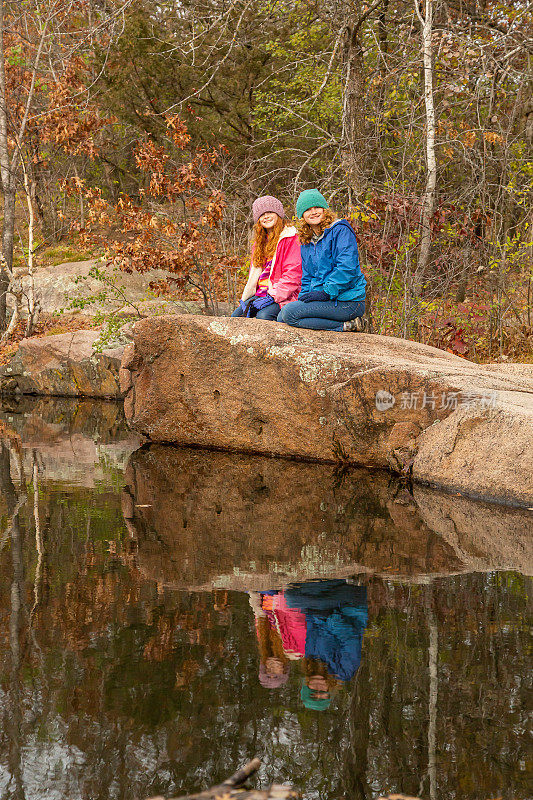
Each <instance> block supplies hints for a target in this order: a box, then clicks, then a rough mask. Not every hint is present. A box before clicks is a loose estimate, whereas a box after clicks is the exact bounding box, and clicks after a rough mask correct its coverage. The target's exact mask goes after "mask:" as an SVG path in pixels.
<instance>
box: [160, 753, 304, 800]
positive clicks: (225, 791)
mask: <svg viewBox="0 0 533 800" xmlns="http://www.w3.org/2000/svg"><path fill="white" fill-rule="evenodd" d="M260 766H261V761H260V760H259V759H258V758H253V759H252V760H251V761H249V762H248V764H245V766H244V767H242V768H241V769H239V770H237V772H236V773H235V774H234V775H232V776H231V777H230V778H226V780H225V781H223V782H222V783H219V784H218V785H217V786H212V787H211V789H206V790H205V791H203V792H199V793H198V794H188V795H183V796H182V797H177V798H172V800H237V799H238V800H296V799H297V798H299V797H301V794H300V792H297V791H295V790H294V789H292V788H291V787H290V786H282V785H280V784H276V783H273V784H272V785H271V786H270V787H269V788H268V789H244V788H243V786H244V784H245V783H246V781H247V780H248V778H250V777H251V776H252V775H254V774H255V773H256V772H257V770H258V769H259V767H260ZM150 800H165V799H164V798H163V797H152V798H150Z"/></svg>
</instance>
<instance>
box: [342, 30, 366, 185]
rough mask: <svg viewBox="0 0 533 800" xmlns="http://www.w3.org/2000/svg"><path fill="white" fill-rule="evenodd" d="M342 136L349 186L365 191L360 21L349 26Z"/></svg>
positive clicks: (363, 83)
mask: <svg viewBox="0 0 533 800" xmlns="http://www.w3.org/2000/svg"><path fill="white" fill-rule="evenodd" d="M344 72H345V78H344V101H343V110H342V138H343V143H344V170H345V173H346V179H347V181H348V185H349V187H350V189H351V190H352V191H353V192H354V193H355V195H356V196H360V195H362V193H363V191H364V188H365V183H364V178H365V168H364V165H365V113H364V109H365V62H364V57H363V48H362V46H361V41H360V37H359V24H353V25H351V26H349V27H347V29H346V42H345V48H344Z"/></svg>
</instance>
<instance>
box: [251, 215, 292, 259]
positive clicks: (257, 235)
mask: <svg viewBox="0 0 533 800" xmlns="http://www.w3.org/2000/svg"><path fill="white" fill-rule="evenodd" d="M274 213H275V212H274ZM276 216H277V218H278V219H277V221H276V224H275V225H274V227H273V228H270V230H268V231H267V230H266V229H265V228H263V226H262V225H261V223H260V222H259V220H258V221H257V222H256V223H255V225H254V238H253V242H252V250H253V254H252V266H254V267H258V268H259V269H263V267H264V264H265V261H269V260H270V259H271V258H274V253H275V252H276V247H277V246H278V242H279V237H280V236H281V232H282V230H283V228H284V227H285V225H286V222H285V220H284V219H282V218H281V217H280V216H279V215H278V214H276Z"/></svg>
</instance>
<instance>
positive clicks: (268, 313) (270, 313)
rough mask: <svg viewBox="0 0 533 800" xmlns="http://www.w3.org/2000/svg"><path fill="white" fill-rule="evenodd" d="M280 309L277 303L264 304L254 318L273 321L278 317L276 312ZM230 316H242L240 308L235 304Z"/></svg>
mask: <svg viewBox="0 0 533 800" xmlns="http://www.w3.org/2000/svg"><path fill="white" fill-rule="evenodd" d="M280 310H281V306H278V304H277V303H271V304H270V305H269V306H265V307H264V308H262V309H261V310H260V311H258V312H257V314H255V316H254V319H268V320H269V321H270V322H273V321H274V320H276V319H277V318H278V314H279V312H280ZM231 316H232V317H242V316H243V313H242V308H241V307H240V306H237V308H236V309H235V311H234V312H233V314H232V315H231Z"/></svg>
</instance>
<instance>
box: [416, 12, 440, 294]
mask: <svg viewBox="0 0 533 800" xmlns="http://www.w3.org/2000/svg"><path fill="white" fill-rule="evenodd" d="M414 2H415V10H416V14H417V16H418V19H419V20H420V25H421V26H422V48H423V54H424V102H425V107H426V190H425V194H424V201H423V205H422V217H421V225H420V252H419V256H418V267H417V270H416V280H415V286H414V290H415V292H416V293H417V295H418V293H419V291H420V285H421V283H422V280H423V276H424V273H425V271H426V268H427V266H428V264H429V257H430V251H431V218H432V217H433V212H434V210H435V189H436V186H437V159H436V155H435V104H434V100H433V45H432V41H431V38H432V32H433V0H426V13H425V17H422V15H421V13H420V11H419V7H418V6H419V0H414Z"/></svg>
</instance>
